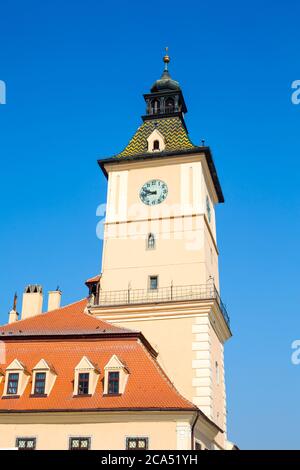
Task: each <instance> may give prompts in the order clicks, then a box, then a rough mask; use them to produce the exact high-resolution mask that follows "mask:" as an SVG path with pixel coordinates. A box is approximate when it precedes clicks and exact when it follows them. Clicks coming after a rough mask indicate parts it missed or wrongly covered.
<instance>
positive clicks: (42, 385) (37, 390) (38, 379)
mask: <svg viewBox="0 0 300 470" xmlns="http://www.w3.org/2000/svg"><path fill="white" fill-rule="evenodd" d="M45 390H46V372H37V373H36V374H35V384H34V394H35V395H45Z"/></svg>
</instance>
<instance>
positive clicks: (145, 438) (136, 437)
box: [126, 436, 149, 451]
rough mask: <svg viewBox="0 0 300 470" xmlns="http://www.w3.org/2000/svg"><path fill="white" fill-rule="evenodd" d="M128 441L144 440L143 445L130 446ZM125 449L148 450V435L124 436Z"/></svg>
mask: <svg viewBox="0 0 300 470" xmlns="http://www.w3.org/2000/svg"><path fill="white" fill-rule="evenodd" d="M130 441H145V447H136V448H132V449H131V448H130V447H129V442H130ZM126 450H133V451H135V450H149V437H146V436H128V437H126Z"/></svg>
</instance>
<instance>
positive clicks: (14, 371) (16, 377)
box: [4, 359, 30, 398]
mask: <svg viewBox="0 0 300 470" xmlns="http://www.w3.org/2000/svg"><path fill="white" fill-rule="evenodd" d="M29 375H30V374H29V373H28V371H27V370H26V368H25V366H24V365H23V364H22V363H21V362H20V361H18V359H15V360H14V361H13V362H12V363H11V364H10V365H9V366H8V367H7V369H6V375H5V386H4V396H7V397H14V396H15V397H16V398H17V397H19V396H20V395H22V393H23V392H24V390H25V388H26V386H27V384H28V380H29Z"/></svg>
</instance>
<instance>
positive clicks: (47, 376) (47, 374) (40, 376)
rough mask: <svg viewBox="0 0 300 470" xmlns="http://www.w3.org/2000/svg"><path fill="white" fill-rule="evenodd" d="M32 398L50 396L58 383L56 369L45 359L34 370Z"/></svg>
mask: <svg viewBox="0 0 300 470" xmlns="http://www.w3.org/2000/svg"><path fill="white" fill-rule="evenodd" d="M32 373H33V374H32V388H31V395H32V396H48V395H49V394H50V392H51V390H52V388H53V386H54V383H55V381H56V377H57V373H56V371H55V369H54V367H53V366H52V365H51V364H49V363H48V362H47V361H46V360H45V359H41V360H40V361H39V362H38V363H37V364H36V365H35V366H34V367H33V369H32Z"/></svg>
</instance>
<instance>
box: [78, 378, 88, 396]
mask: <svg viewBox="0 0 300 470" xmlns="http://www.w3.org/2000/svg"><path fill="white" fill-rule="evenodd" d="M89 381H90V374H89V373H81V374H79V375H78V395H88V393H89Z"/></svg>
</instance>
